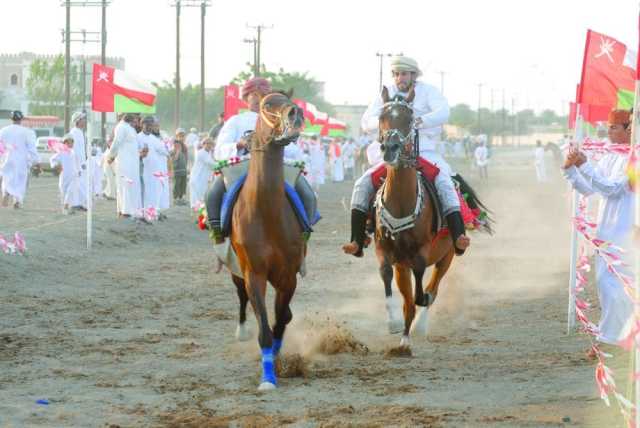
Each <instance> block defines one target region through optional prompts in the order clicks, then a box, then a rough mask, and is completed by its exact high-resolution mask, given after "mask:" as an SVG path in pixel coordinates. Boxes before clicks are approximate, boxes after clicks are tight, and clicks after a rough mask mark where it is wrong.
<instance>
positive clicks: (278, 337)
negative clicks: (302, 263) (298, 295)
mask: <svg viewBox="0 0 640 428" xmlns="http://www.w3.org/2000/svg"><path fill="white" fill-rule="evenodd" d="M295 291H296V278H295V276H294V277H293V278H292V279H291V280H290V281H289V283H288V284H285V285H284V286H283V287H281V288H280V289H279V290H278V291H277V292H276V298H275V313H276V322H275V324H274V325H273V346H272V350H273V356H274V358H275V357H277V356H278V354H279V353H280V349H281V348H282V342H283V339H284V331H285V329H286V328H287V324H289V323H290V322H291V319H292V318H293V314H292V313H291V307H290V306H289V303H290V302H291V299H292V298H293V294H294V293H295Z"/></svg>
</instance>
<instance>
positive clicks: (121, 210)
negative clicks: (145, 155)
mask: <svg viewBox="0 0 640 428" xmlns="http://www.w3.org/2000/svg"><path fill="white" fill-rule="evenodd" d="M133 120H134V119H133V115H131V114H125V115H124V116H123V118H122V120H121V121H120V122H119V123H118V125H117V126H116V129H115V136H114V139H113V144H112V145H111V148H110V149H109V162H113V161H114V160H115V165H116V167H115V172H116V183H117V188H118V195H117V198H116V199H117V207H118V214H120V215H122V216H134V217H136V216H137V217H140V216H141V212H140V210H141V208H142V194H141V189H140V152H139V150H138V140H137V137H138V136H137V134H136V130H135V129H134V128H133V126H132V125H131V123H132V122H133Z"/></svg>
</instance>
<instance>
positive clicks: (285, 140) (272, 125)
mask: <svg viewBox="0 0 640 428" xmlns="http://www.w3.org/2000/svg"><path fill="white" fill-rule="evenodd" d="M275 95H279V96H283V97H284V96H285V95H283V94H280V93H273V94H268V95H266V96H265V97H264V98H263V99H262V100H261V101H260V118H261V119H262V121H263V122H264V123H265V124H266V125H267V127H269V129H271V130H275V129H276V127H277V126H278V125H281V126H282V133H281V134H280V135H279V136H275V135H273V134H272V135H271V138H270V140H271V142H273V143H274V144H275V145H277V146H286V145H287V144H289V143H291V142H292V141H295V140H296V139H297V138H298V137H291V136H287V134H288V132H289V125H288V124H287V121H286V120H285V118H284V116H283V115H282V113H281V112H278V113H272V112H270V111H268V110H266V109H265V108H264V105H265V104H266V102H267V100H268V99H269V98H270V97H273V96H275ZM289 106H293V107H296V108H297V107H298V106H297V105H296V104H295V103H293V102H291V101H290V100H288V99H287V103H286V107H289ZM268 116H271V117H274V118H275V121H271V120H270V119H269V117H268Z"/></svg>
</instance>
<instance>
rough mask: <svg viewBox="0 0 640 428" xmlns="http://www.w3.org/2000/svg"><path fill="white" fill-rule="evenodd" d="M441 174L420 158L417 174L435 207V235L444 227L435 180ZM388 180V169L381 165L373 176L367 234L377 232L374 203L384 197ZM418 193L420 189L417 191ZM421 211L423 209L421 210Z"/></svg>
mask: <svg viewBox="0 0 640 428" xmlns="http://www.w3.org/2000/svg"><path fill="white" fill-rule="evenodd" d="M439 173H440V169H439V168H438V167H437V166H436V165H434V164H433V163H431V162H429V161H428V160H426V159H424V158H421V157H418V163H417V165H416V174H418V175H419V177H420V178H421V180H420V181H419V182H420V183H421V186H422V189H424V193H425V194H426V198H428V199H429V202H430V203H431V206H433V207H434V213H435V214H436V215H434V216H433V223H432V224H431V229H432V232H433V233H437V232H438V231H439V230H440V229H441V228H442V226H443V218H444V215H443V212H442V205H441V204H440V199H439V198H438V192H437V191H436V186H435V179H436V177H437V176H438V174H439ZM386 178H387V168H386V166H385V165H384V164H380V165H379V166H378V167H377V168H376V169H375V170H374V171H373V174H371V182H372V184H373V188H374V189H375V192H374V193H373V196H372V198H371V201H370V204H369V222H368V223H367V232H369V233H370V234H373V232H374V230H375V220H376V209H375V208H376V207H375V204H374V201H375V200H377V199H379V198H381V197H382V191H383V190H384V189H383V184H384V181H385V179H386ZM417 190H418V191H419V190H420V189H417ZM419 209H420V210H421V209H422V207H420V208H419Z"/></svg>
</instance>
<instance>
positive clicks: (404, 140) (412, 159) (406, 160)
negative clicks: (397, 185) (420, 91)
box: [380, 99, 418, 167]
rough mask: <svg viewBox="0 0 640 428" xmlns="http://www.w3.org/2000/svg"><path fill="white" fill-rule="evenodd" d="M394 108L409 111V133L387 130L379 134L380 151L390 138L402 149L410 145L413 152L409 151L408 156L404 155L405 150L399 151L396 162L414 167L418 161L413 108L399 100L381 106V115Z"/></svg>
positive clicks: (392, 129) (394, 129) (396, 129)
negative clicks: (399, 107) (402, 108)
mask: <svg viewBox="0 0 640 428" xmlns="http://www.w3.org/2000/svg"><path fill="white" fill-rule="evenodd" d="M396 106H402V107H406V108H407V109H409V111H411V118H412V119H411V127H410V131H409V132H408V133H407V134H403V133H402V131H400V130H399V129H398V128H391V129H387V130H386V131H384V132H381V133H380V145H381V147H380V148H381V149H382V151H384V150H385V143H388V141H389V139H390V138H393V137H395V138H396V141H397V142H398V144H399V145H400V146H401V147H402V148H403V149H404V148H405V147H406V146H407V145H409V144H411V145H412V146H413V150H411V151H410V152H409V153H408V154H406V153H405V152H406V150H400V154H399V155H398V162H399V163H400V165H401V166H404V167H409V166H415V164H416V161H417V159H418V152H417V147H416V146H415V141H416V138H415V137H416V128H415V120H414V119H413V106H412V105H411V104H409V103H408V102H406V101H405V100H403V99H400V100H392V101H388V102H386V103H384V104H383V105H382V113H381V114H380V116H382V114H384V112H385V111H386V110H388V109H393V108H394V107H396Z"/></svg>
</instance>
